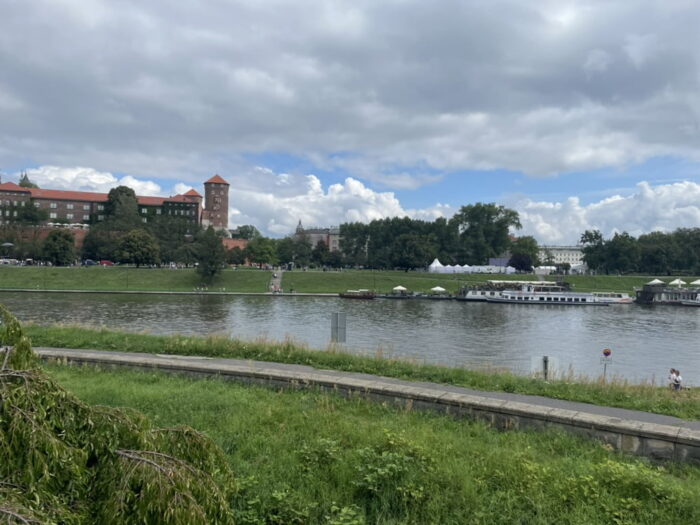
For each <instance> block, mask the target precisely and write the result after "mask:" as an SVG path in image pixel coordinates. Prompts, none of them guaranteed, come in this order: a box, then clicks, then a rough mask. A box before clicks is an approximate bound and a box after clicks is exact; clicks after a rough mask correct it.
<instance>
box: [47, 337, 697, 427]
mask: <svg viewBox="0 0 700 525" xmlns="http://www.w3.org/2000/svg"><path fill="white" fill-rule="evenodd" d="M35 350H36V351H37V353H38V354H39V355H40V356H42V357H44V358H52V357H53V358H68V359H74V360H76V361H85V362H91V360H95V361H96V360H98V359H108V360H109V361H111V362H113V363H114V364H120V362H121V363H123V364H127V363H128V362H132V364H138V363H139V362H140V363H143V365H144V366H149V367H157V366H158V364H159V363H162V364H163V365H164V366H165V365H166V364H168V363H173V362H175V363H181V364H182V365H192V368H199V369H201V371H202V372H203V373H208V374H216V373H217V371H221V372H223V371H225V370H234V369H235V370H238V371H245V370H251V371H253V372H256V373H259V374H264V373H270V374H272V375H274V376H275V377H278V378H281V377H285V376H287V377H290V378H294V379H297V380H303V378H304V377H313V378H314V382H317V383H318V382H327V383H328V384H335V383H347V384H353V383H358V382H362V383H365V384H380V383H381V384H386V385H394V386H396V387H397V388H398V389H402V388H403V389H409V390H410V389H420V390H421V391H427V392H434V394H440V395H449V394H459V395H467V396H473V397H474V398H481V399H483V400H484V401H486V402H487V403H488V402H489V400H493V401H494V402H497V401H499V400H501V401H509V402H515V403H522V404H525V405H530V406H532V407H543V408H548V409H561V410H566V411H569V412H572V413H576V414H579V415H582V416H584V417H585V415H587V414H590V415H592V416H603V417H606V418H614V419H619V420H623V421H627V422H639V423H649V424H654V425H666V426H671V427H675V428H678V429H688V430H698V431H700V421H697V420H693V421H687V420H683V419H679V418H676V417H671V416H664V415H660V414H653V413H650V412H641V411H638V410H628V409H624V408H614V407H607V406H599V405H592V404H589V403H579V402H574V401H563V400H559V399H552V398H548V397H541V396H530V395H522V394H511V393H507V392H486V391H481V390H473V389H470V388H464V387H458V386H450V385H445V384H438V383H429V382H414V381H405V380H401V379H395V378H391V377H383V376H375V375H370V374H361V373H355V372H341V371H336V370H320V369H316V368H313V367H310V366H306V365H290V364H284V363H273V362H267V361H250V360H241V359H224V358H207V357H198V356H176V355H163V354H142V353H135V352H111V351H102V350H79V349H66V348H48V347H38V348H35Z"/></svg>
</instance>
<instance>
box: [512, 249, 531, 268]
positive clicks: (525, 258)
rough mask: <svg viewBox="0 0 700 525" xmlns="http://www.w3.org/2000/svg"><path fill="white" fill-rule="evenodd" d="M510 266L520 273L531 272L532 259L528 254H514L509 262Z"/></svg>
mask: <svg viewBox="0 0 700 525" xmlns="http://www.w3.org/2000/svg"><path fill="white" fill-rule="evenodd" d="M508 266H512V267H513V268H515V269H516V270H518V271H519V272H531V271H532V266H533V264H532V257H531V256H530V255H529V254H528V253H514V254H512V255H511V256H510V259H509V260H508Z"/></svg>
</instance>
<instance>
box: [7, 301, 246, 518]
mask: <svg viewBox="0 0 700 525" xmlns="http://www.w3.org/2000/svg"><path fill="white" fill-rule="evenodd" d="M0 325H2V327H3V329H2V330H1V331H0V332H1V334H0V336H1V337H0V342H1V343H2V345H3V346H4V347H5V349H6V351H7V352H8V353H7V354H6V356H7V357H9V359H3V362H2V363H1V365H2V366H0V399H2V403H0V444H1V445H2V446H0V480H1V481H0V521H2V523H144V524H145V523H162V524H164V525H165V524H171V525H174V524H178V523H220V524H229V523H233V522H234V519H233V516H232V512H231V505H230V501H231V498H232V497H233V496H234V494H235V490H236V486H235V484H234V477H233V474H232V472H231V469H230V467H229V466H228V463H227V461H226V458H225V457H224V454H223V451H222V450H221V449H220V448H219V447H218V446H217V445H215V444H214V443H213V442H212V441H211V440H210V439H209V438H207V437H206V436H204V435H203V434H200V433H199V432H197V431H196V430H194V429H192V428H190V427H185V426H177V427H171V428H155V427H153V426H152V424H151V422H150V421H149V420H148V419H147V418H146V417H145V416H143V415H142V414H140V413H139V412H137V411H135V410H124V409H120V408H111V407H106V406H100V407H98V406H91V405H88V404H86V403H83V402H82V401H81V400H80V399H78V398H77V397H75V396H74V395H73V394H71V393H70V392H68V391H66V390H64V389H63V388H61V387H60V386H59V385H58V384H57V383H56V382H55V381H54V380H53V379H52V378H51V376H49V375H47V374H46V373H45V372H43V371H42V370H41V369H40V368H39V367H38V366H37V362H38V359H37V356H36V354H35V353H34V352H33V350H32V347H31V343H30V341H29V339H28V338H27V337H26V336H25V335H24V333H23V329H22V326H21V325H20V324H19V322H18V321H17V319H16V318H15V317H14V316H13V315H12V314H11V313H10V312H9V311H8V310H7V309H6V308H5V307H3V306H2V305H0Z"/></svg>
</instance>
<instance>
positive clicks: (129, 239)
mask: <svg viewBox="0 0 700 525" xmlns="http://www.w3.org/2000/svg"><path fill="white" fill-rule="evenodd" d="M117 254H118V258H117V260H118V261H119V262H124V263H132V264H135V265H136V267H137V268H138V267H139V266H141V265H143V264H159V263H160V248H159V247H158V241H157V240H156V238H155V237H154V236H153V235H151V234H150V233H148V232H147V231H145V230H131V231H130V232H129V233H127V234H126V235H124V236H123V237H122V239H121V241H120V242H119V248H118V250H117Z"/></svg>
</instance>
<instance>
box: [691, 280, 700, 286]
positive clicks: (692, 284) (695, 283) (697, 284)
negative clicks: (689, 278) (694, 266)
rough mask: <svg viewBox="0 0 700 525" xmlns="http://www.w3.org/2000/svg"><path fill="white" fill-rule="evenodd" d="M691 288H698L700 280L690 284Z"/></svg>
mask: <svg viewBox="0 0 700 525" xmlns="http://www.w3.org/2000/svg"><path fill="white" fill-rule="evenodd" d="M690 285H691V286H700V279H695V280H694V281H693V282H692V283H690Z"/></svg>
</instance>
